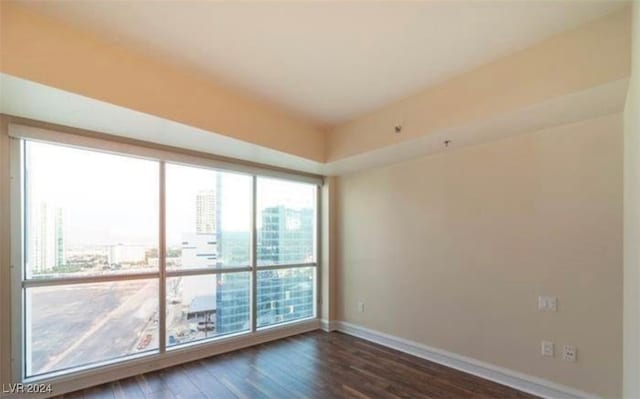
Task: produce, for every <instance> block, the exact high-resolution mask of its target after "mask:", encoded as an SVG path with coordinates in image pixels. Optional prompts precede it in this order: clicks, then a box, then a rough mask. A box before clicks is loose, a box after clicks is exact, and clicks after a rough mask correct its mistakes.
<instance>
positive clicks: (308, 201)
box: [256, 178, 316, 266]
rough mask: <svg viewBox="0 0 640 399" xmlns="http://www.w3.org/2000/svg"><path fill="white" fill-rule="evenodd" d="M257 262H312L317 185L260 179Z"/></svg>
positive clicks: (275, 263)
mask: <svg viewBox="0 0 640 399" xmlns="http://www.w3.org/2000/svg"><path fill="white" fill-rule="evenodd" d="M257 196H258V214H257V215H256V224H257V229H258V247H257V256H258V265H260V266H265V265H283V264H300V263H312V262H314V261H315V243H316V228H315V225H316V186H314V185H311V184H304V183H293V182H288V181H283V180H275V179H266V178H259V179H258V193H257Z"/></svg>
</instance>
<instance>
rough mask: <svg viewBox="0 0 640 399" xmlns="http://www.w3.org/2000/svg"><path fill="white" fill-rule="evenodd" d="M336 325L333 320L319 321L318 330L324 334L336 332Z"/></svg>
mask: <svg viewBox="0 0 640 399" xmlns="http://www.w3.org/2000/svg"><path fill="white" fill-rule="evenodd" d="M337 323H338V322H337V321H335V320H327V319H320V328H321V329H322V330H323V331H325V332H331V331H338V324H337Z"/></svg>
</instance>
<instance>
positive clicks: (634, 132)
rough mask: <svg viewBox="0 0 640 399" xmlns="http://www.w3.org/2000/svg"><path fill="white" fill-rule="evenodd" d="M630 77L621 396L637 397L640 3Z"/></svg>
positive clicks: (639, 341) (639, 372)
mask: <svg viewBox="0 0 640 399" xmlns="http://www.w3.org/2000/svg"><path fill="white" fill-rule="evenodd" d="M632 54H633V57H632V62H633V68H632V70H633V75H632V77H631V82H630V85H629V94H628V97H627V105H626V109H625V136H624V149H625V155H624V158H625V164H624V397H625V398H629V399H631V398H640V3H638V2H636V4H635V5H634V8H633V48H632Z"/></svg>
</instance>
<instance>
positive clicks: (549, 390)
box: [323, 321, 599, 399]
mask: <svg viewBox="0 0 640 399" xmlns="http://www.w3.org/2000/svg"><path fill="white" fill-rule="evenodd" d="M331 324H333V327H334V329H335V330H337V331H340V332H343V333H345V334H349V335H353V336H354V337H358V338H362V339H365V340H367V341H371V342H374V343H377V344H380V345H383V346H386V347H389V348H392V349H396V350H399V351H401V352H405V353H408V354H410V355H413V356H416V357H420V358H423V359H426V360H430V361H432V362H435V363H439V364H442V365H444V366H447V367H451V368H454V369H456V370H460V371H464V372H465V373H469V374H473V375H475V376H478V377H481V378H484V379H486V380H490V381H494V382H497V383H499V384H502V385H506V386H509V387H512V388H515V389H517V390H519V391H522V392H526V393H530V394H532V395H536V396H540V397H542V398H547V399H599V397H598V396H596V395H593V394H589V393H586V392H582V391H579V390H577V389H574V388H571V387H567V386H564V385H560V384H557V383H555V382H551V381H548V380H545V379H542V378H538V377H534V376H531V375H527V374H524V373H519V372H517V371H513V370H509V369H506V368H503V367H499V366H496V365H493V364H490V363H485V362H482V361H480V360H476V359H472V358H469V357H466V356H461V355H458V354H455V353H452V352H448V351H445V350H442V349H437V348H432V347H429V346H427V345H424V344H421V343H418V342H414V341H409V340H407V339H404V338H400V337H396V336H393V335H389V334H385V333H382V332H379V331H375V330H371V329H369V328H366V327H362V326H358V325H355V324H351V323H347V322H344V321H335V322H332V323H331ZM323 329H324V325H323Z"/></svg>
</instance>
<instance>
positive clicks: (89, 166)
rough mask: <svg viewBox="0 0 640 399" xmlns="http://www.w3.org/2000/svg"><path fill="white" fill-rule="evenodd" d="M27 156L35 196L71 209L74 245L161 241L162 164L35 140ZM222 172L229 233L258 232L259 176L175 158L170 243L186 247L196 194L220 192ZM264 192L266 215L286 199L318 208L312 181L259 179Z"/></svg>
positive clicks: (69, 238) (68, 222) (170, 176)
mask: <svg viewBox="0 0 640 399" xmlns="http://www.w3.org/2000/svg"><path fill="white" fill-rule="evenodd" d="M26 156H27V158H26V173H27V184H26V187H27V197H28V200H27V201H28V202H29V203H30V204H31V206H38V204H40V203H42V201H45V202H46V203H47V204H48V205H49V206H50V207H59V208H62V209H63V212H64V227H65V228H64V230H65V243H66V245H104V244H118V243H123V244H141V245H151V246H153V245H156V244H157V241H158V231H159V228H158V223H159V222H158V218H159V216H158V215H159V162H158V161H153V160H146V159H140V158H132V157H124V156H119V155H113V154H107V153H103V152H97V151H86V150H81V149H77V148H71V147H66V146H61V145H52V144H45V143H39V142H31V141H28V142H27V145H26ZM216 176H220V178H221V184H222V194H221V197H220V198H219V199H218V201H219V202H220V203H221V206H222V207H223V208H222V229H223V231H224V230H231V231H247V232H248V231H249V230H250V226H251V191H252V189H251V176H249V175H243V174H236V173H228V172H220V173H217V172H216V171H214V170H211V169H206V168H201V167H191V166H182V165H175V164H169V163H168V164H167V165H166V202H167V211H166V217H167V245H168V246H172V245H176V244H179V243H180V241H181V240H182V234H183V233H190V232H195V221H196V210H195V208H196V195H197V193H198V192H199V191H201V190H215V188H216ZM257 189H258V214H259V213H260V210H261V209H263V208H265V207H269V206H274V205H281V204H282V205H286V206H288V207H292V208H297V209H299V208H307V207H314V206H315V200H316V198H315V187H314V186H313V185H310V184H304V183H294V182H288V181H283V180H276V179H268V178H259V179H258V187H257ZM218 194H219V193H218ZM257 221H258V224H259V223H260V218H259V217H258V218H257ZM259 227H260V226H259V225H258V228H259Z"/></svg>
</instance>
